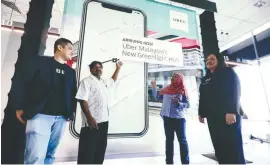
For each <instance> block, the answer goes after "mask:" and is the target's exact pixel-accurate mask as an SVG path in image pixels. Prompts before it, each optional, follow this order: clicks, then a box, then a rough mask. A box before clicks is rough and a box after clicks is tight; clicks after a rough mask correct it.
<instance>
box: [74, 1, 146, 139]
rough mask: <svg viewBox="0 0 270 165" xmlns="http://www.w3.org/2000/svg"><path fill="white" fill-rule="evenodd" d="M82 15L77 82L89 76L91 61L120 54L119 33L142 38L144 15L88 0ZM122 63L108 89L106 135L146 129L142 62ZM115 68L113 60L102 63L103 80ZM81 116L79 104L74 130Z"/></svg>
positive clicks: (115, 56)
mask: <svg viewBox="0 0 270 165" xmlns="http://www.w3.org/2000/svg"><path fill="white" fill-rule="evenodd" d="M84 18H85V19H84V21H83V29H82V30H81V53H80V56H79V58H80V59H79V67H78V68H79V69H78V73H79V81H81V80H82V79H84V78H85V77H88V76H89V75H90V70H89V67H88V65H89V64H90V63H91V62H92V61H100V62H103V61H108V60H111V59H112V58H118V57H119V56H120V55H119V50H120V44H119V43H120V37H121V36H123V35H128V36H135V37H144V34H145V17H144V15H143V14H142V13H141V12H140V11H138V10H134V9H130V8H126V7H122V6H118V5H112V4H108V3H104V2H98V1H91V2H89V3H88V4H87V3H86V6H85V17H84ZM120 60H121V59H120ZM122 62H123V66H122V67H121V70H120V72H119V75H118V80H117V81H116V82H115V84H114V85H113V87H112V88H110V89H109V90H108V100H109V134H111V135H121V134H125V135H127V136H128V135H132V136H136V135H139V134H142V133H143V132H144V131H145V130H146V129H147V120H148V113H147V109H146V108H147V106H146V103H147V102H146V101H147V100H146V98H147V97H146V92H145V91H146V74H145V73H146V70H145V64H144V63H142V62H130V61H122ZM115 69H116V63H114V62H107V63H104V64H103V74H102V79H103V80H105V81H106V80H108V79H110V78H111V77H112V75H113V73H114V71H115ZM79 114H82V116H81V115H79ZM83 115H84V114H83V113H82V111H81V107H80V106H79V105H78V106H77V115H76V123H75V129H76V131H77V132H79V131H80V128H81V124H82V122H81V121H82V119H81V117H83Z"/></svg>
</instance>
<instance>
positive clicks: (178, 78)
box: [159, 73, 187, 97]
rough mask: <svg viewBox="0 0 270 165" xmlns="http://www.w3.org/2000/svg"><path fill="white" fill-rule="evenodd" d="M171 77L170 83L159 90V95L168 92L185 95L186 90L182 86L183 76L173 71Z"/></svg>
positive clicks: (169, 93)
mask: <svg viewBox="0 0 270 165" xmlns="http://www.w3.org/2000/svg"><path fill="white" fill-rule="evenodd" d="M173 76H174V77H173V78H172V80H171V84H170V85H169V86H167V87H165V88H163V89H162V90H161V91H160V93H159V94H160V95H164V94H168V95H174V94H182V95H184V96H186V97H187V91H186V88H185V86H184V81H183V80H184V77H183V75H182V74H180V73H174V74H173Z"/></svg>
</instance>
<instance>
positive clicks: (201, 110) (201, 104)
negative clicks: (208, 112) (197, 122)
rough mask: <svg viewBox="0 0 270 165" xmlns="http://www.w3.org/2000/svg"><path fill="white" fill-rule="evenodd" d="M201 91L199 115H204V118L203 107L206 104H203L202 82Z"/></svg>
mask: <svg viewBox="0 0 270 165" xmlns="http://www.w3.org/2000/svg"><path fill="white" fill-rule="evenodd" d="M199 92H200V94H199V112H198V114H199V116H200V117H202V118H204V117H205V109H204V108H203V107H204V106H203V104H204V103H203V98H202V96H203V95H202V94H201V93H202V84H201V85H200V88H199Z"/></svg>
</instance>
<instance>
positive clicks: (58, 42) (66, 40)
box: [54, 38, 72, 53]
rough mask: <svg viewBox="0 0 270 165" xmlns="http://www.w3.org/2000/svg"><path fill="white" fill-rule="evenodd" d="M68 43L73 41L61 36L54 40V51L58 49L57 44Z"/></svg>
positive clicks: (63, 44) (63, 45) (64, 44)
mask: <svg viewBox="0 0 270 165" xmlns="http://www.w3.org/2000/svg"><path fill="white" fill-rule="evenodd" d="M67 44H71V45H72V42H71V41H70V40H68V39H66V38H59V39H57V40H56V41H55V42H54V53H55V52H56V51H57V46H58V45H61V46H62V47H65V46H66V45H67Z"/></svg>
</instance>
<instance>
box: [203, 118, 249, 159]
mask: <svg viewBox="0 0 270 165" xmlns="http://www.w3.org/2000/svg"><path fill="white" fill-rule="evenodd" d="M236 120H237V122H236V123H234V124H232V125H228V124H226V120H225V116H224V117H219V118H217V117H208V118H207V123H208V127H209V131H210V135H211V139H212V143H213V146H214V149H215V156H216V158H217V160H218V163H219V164H246V162H245V157H244V150H243V140H242V131H241V127H242V126H241V116H240V115H237V118H236Z"/></svg>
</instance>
